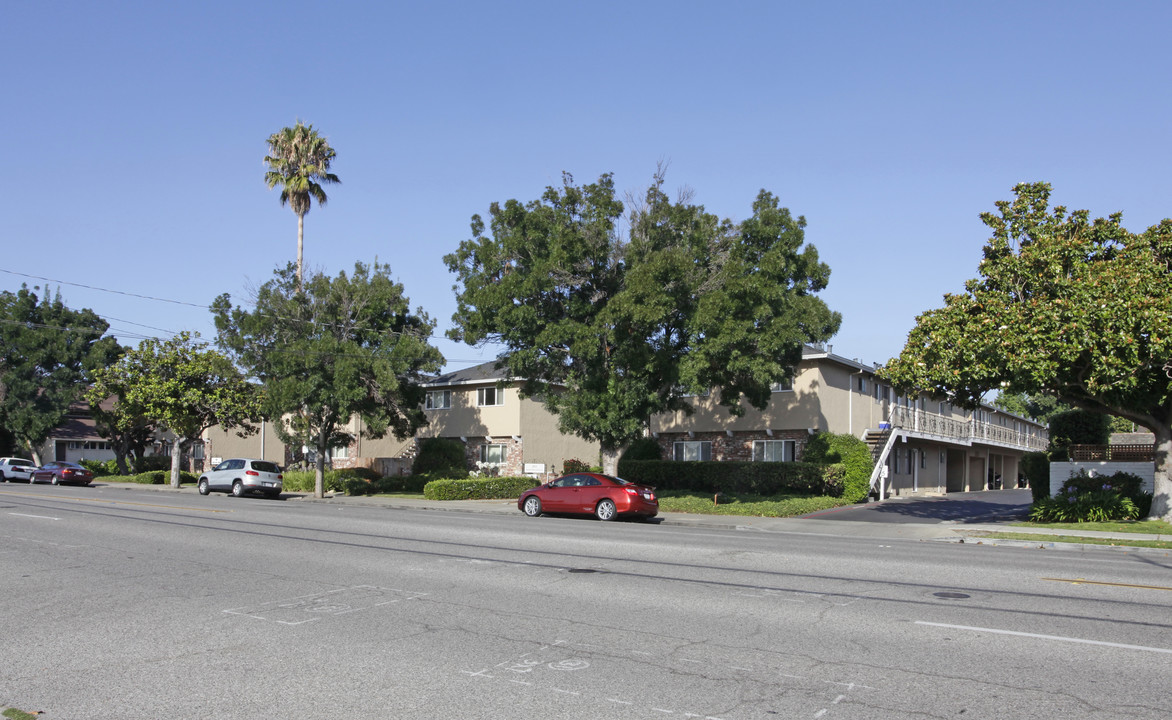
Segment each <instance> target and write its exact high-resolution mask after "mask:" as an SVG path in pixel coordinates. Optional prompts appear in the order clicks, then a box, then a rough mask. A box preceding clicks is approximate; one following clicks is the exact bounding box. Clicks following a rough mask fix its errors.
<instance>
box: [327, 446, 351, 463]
mask: <svg viewBox="0 0 1172 720" xmlns="http://www.w3.org/2000/svg"><path fill="white" fill-rule="evenodd" d="M348 457H350V447H349V446H348V445H342V446H340V447H332V448H330V459H331V460H345V459H346V458H348Z"/></svg>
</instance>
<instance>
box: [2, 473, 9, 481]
mask: <svg viewBox="0 0 1172 720" xmlns="http://www.w3.org/2000/svg"><path fill="white" fill-rule="evenodd" d="M0 482H8V478H6V477H4V473H3V472H0Z"/></svg>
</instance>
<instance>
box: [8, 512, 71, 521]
mask: <svg viewBox="0 0 1172 720" xmlns="http://www.w3.org/2000/svg"><path fill="white" fill-rule="evenodd" d="M8 514H9V515H15V516H16V517H28V518H36V519H38V520H60V519H61V518H55V517H49V516H48V515H25V514H24V513H8Z"/></svg>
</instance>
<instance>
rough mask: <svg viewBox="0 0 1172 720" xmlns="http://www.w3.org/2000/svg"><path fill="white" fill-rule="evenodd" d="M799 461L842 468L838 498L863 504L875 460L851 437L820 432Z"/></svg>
mask: <svg viewBox="0 0 1172 720" xmlns="http://www.w3.org/2000/svg"><path fill="white" fill-rule="evenodd" d="M802 460H804V461H805V462H808V463H814V464H815V465H834V464H841V465H842V466H843V472H844V475H843V480H842V493H841V495H842V499H843V500H849V501H850V502H863V501H864V500H866V499H867V494H868V493H869V492H871V472H872V471H873V470H874V469H875V459H874V458H873V457H872V456H871V448H870V447H869V446H868V445H867V443H865V442H863V441H862V440H860V439H859V438H857V437H855V436H854V435H849V434H841V435H839V434H835V433H828V432H820V433H817V434H815V435H814V436H813V437H811V438H810V441H809V442H808V443H806V450H805V452H804V453H803V454H802Z"/></svg>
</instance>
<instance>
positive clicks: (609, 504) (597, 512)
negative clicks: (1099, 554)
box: [594, 500, 618, 520]
mask: <svg viewBox="0 0 1172 720" xmlns="http://www.w3.org/2000/svg"><path fill="white" fill-rule="evenodd" d="M615 515H618V513H617V512H616V511H615V507H614V502H613V501H611V500H599V501H598V505H597V506H595V508H594V517H596V518H598V519H599V520H614V518H615Z"/></svg>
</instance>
